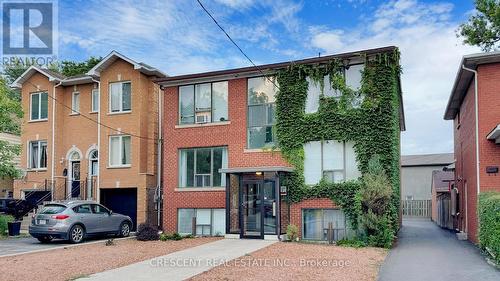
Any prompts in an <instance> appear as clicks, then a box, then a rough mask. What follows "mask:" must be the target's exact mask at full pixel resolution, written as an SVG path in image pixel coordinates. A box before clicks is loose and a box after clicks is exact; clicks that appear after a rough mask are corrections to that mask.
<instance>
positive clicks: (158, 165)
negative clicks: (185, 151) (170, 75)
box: [156, 86, 163, 228]
mask: <svg viewBox="0 0 500 281" xmlns="http://www.w3.org/2000/svg"><path fill="white" fill-rule="evenodd" d="M162 90H163V89H162V87H161V86H160V87H159V89H158V144H157V145H158V148H157V149H158V157H157V163H156V174H157V175H156V176H157V179H156V192H157V202H156V204H157V209H158V210H157V212H158V213H157V216H158V218H157V223H158V228H160V226H161V225H162V223H161V208H162V206H161V205H162V204H161V203H162V201H163V194H162V190H161V171H162V169H161V163H162V146H163V145H162V142H163V137H162V116H163V115H162V104H163V99H162V96H163V95H162Z"/></svg>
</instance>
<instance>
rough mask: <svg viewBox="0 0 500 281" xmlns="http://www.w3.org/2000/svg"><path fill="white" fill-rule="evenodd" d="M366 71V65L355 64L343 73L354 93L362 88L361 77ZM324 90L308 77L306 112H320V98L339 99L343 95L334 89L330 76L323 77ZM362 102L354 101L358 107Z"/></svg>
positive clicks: (347, 84)
mask: <svg viewBox="0 0 500 281" xmlns="http://www.w3.org/2000/svg"><path fill="white" fill-rule="evenodd" d="M363 70H364V64H353V65H350V66H349V67H348V68H345V69H344V71H343V75H344V79H345V83H346V86H348V87H350V88H351V89H352V90H354V91H358V90H359V89H360V88H361V76H362V73H363ZM323 79H324V80H323V85H324V86H323V89H321V85H320V83H318V82H317V81H314V80H313V79H311V78H310V77H306V81H307V83H308V88H307V99H306V106H305V112H306V113H314V112H316V111H318V108H319V99H320V97H321V96H322V95H323V96H326V97H335V98H338V97H340V95H341V92H340V91H339V90H336V89H333V88H332V83H331V81H330V75H325V76H324V77H323ZM360 102H361V100H360V99H356V100H355V101H354V105H355V106H357V105H359V103H360Z"/></svg>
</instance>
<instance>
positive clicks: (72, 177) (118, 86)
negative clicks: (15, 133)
mask: <svg viewBox="0 0 500 281" xmlns="http://www.w3.org/2000/svg"><path fill="white" fill-rule="evenodd" d="M162 77H165V74H163V73H162V72H161V71H159V70H157V69H155V68H153V67H151V66H148V65H146V64H143V63H138V62H135V61H133V60H131V59H129V58H127V57H125V56H123V55H121V54H119V53H117V52H115V51H113V52H111V53H110V54H109V55H108V56H106V57H105V58H104V59H103V60H102V61H101V62H100V63H99V64H97V65H96V66H95V67H94V68H92V69H91V70H90V71H89V72H88V73H86V74H85V75H78V76H74V77H65V76H63V75H62V74H59V73H56V72H54V71H51V70H48V69H41V68H39V67H35V66H31V67H30V68H29V69H28V70H26V72H24V73H23V74H22V75H21V76H20V77H19V78H18V79H17V80H16V81H15V82H14V83H13V86H15V87H18V88H20V89H21V96H22V107H23V110H24V118H23V120H22V135H21V143H22V154H21V168H22V169H23V170H25V171H26V175H25V177H24V178H23V179H22V180H17V181H16V182H15V187H14V197H16V198H25V199H26V200H31V201H33V202H34V203H40V202H42V201H44V200H50V199H54V200H60V199H93V200H98V201H100V202H102V203H103V204H105V205H106V206H108V207H109V208H111V209H112V210H114V211H116V212H119V213H124V214H127V215H130V216H131V217H132V219H133V220H134V223H136V222H138V223H141V222H145V221H156V218H157V215H156V212H155V204H154V197H155V192H157V189H158V183H157V175H158V172H157V171H158V165H157V160H158V158H157V157H158V153H157V152H158V149H157V139H158V136H159V126H160V124H159V109H160V106H159V102H160V96H161V95H160V89H159V86H158V85H157V84H155V83H154V82H153V79H156V78H162ZM99 124H101V125H100V126H99Z"/></svg>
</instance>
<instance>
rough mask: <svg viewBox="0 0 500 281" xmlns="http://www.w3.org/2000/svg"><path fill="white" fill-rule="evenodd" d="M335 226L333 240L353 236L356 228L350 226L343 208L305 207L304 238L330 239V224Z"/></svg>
mask: <svg viewBox="0 0 500 281" xmlns="http://www.w3.org/2000/svg"><path fill="white" fill-rule="evenodd" d="M330 223H331V224H332V228H333V240H334V241H338V240H342V239H345V238H349V237H351V235H353V234H354V230H352V229H351V227H350V226H349V223H348V221H347V220H346V217H345V215H344V212H343V211H342V210H338V209H303V210H302V236H303V239H311V240H328V228H329V224H330Z"/></svg>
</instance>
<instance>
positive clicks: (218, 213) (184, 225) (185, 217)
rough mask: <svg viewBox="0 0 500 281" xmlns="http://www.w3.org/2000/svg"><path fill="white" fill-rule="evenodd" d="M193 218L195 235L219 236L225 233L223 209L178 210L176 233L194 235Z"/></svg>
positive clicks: (224, 211)
mask: <svg viewBox="0 0 500 281" xmlns="http://www.w3.org/2000/svg"><path fill="white" fill-rule="evenodd" d="M193 218H196V230H195V231H196V235H199V236H221V235H224V234H225V233H226V210H225V209H178V210H177V232H179V234H182V235H187V234H194V233H193Z"/></svg>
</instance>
